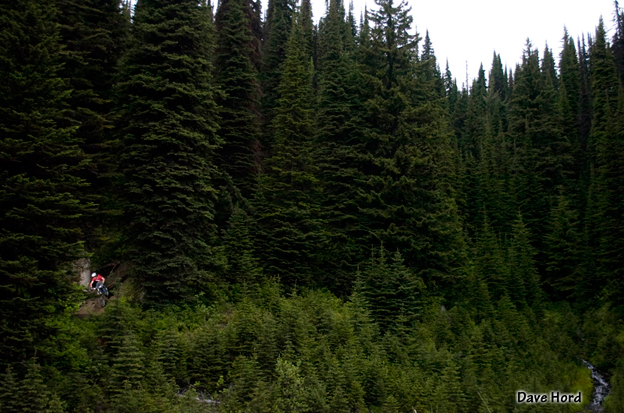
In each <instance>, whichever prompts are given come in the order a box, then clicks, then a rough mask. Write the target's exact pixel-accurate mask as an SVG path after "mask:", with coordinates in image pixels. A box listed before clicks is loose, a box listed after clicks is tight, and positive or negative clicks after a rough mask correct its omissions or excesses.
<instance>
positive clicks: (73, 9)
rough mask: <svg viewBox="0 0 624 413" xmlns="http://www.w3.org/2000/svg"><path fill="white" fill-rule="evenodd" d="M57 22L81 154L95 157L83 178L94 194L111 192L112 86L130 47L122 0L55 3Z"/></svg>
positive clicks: (59, 1)
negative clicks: (70, 89)
mask: <svg viewBox="0 0 624 413" xmlns="http://www.w3.org/2000/svg"><path fill="white" fill-rule="evenodd" d="M57 7H58V15H57V16H58V17H57V18H58V23H59V27H60V35H61V42H62V44H63V45H64V46H65V48H64V50H63V52H62V54H61V60H62V63H63V68H62V70H61V71H60V73H59V75H60V76H61V77H64V78H67V79H69V82H70V87H71V88H72V90H73V91H72V93H71V95H70V98H69V105H70V108H71V109H70V110H69V111H68V114H69V116H70V117H71V119H72V120H73V121H74V122H75V123H76V124H77V125H78V130H77V132H76V133H77V134H78V136H79V138H80V140H81V142H82V143H81V147H82V148H83V149H84V151H85V153H87V154H88V155H90V156H91V157H92V158H93V162H92V163H91V164H90V165H89V170H88V172H87V173H86V174H85V178H86V179H87V180H88V181H89V182H90V183H91V186H92V191H93V192H95V193H98V192H101V191H102V189H103V188H106V189H105V190H106V191H107V192H109V191H110V188H109V187H110V183H109V181H108V179H107V178H105V176H106V175H107V174H108V173H110V171H111V170H112V169H113V167H112V165H113V164H114V163H115V162H114V159H112V155H113V153H112V147H111V146H112V145H113V143H112V136H111V129H112V128H113V126H114V125H113V123H114V111H113V104H112V92H113V83H114V82H115V80H116V76H117V64H118V61H119V59H120V58H121V55H122V54H123V52H124V49H125V47H126V46H127V44H128V36H129V29H130V26H129V23H130V22H129V21H126V16H124V15H123V13H122V11H123V7H122V4H121V2H120V0H86V1H75V0H58V1H57ZM101 201H102V202H105V200H101Z"/></svg>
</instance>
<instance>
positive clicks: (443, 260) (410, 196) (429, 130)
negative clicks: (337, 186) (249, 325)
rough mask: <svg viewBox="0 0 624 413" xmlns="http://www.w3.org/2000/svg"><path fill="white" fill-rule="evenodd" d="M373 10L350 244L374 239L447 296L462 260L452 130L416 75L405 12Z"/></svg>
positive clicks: (383, 4) (382, 6)
mask: <svg viewBox="0 0 624 413" xmlns="http://www.w3.org/2000/svg"><path fill="white" fill-rule="evenodd" d="M378 4H379V10H378V11H376V12H373V13H370V18H371V19H372V20H373V22H374V27H373V28H371V34H370V45H368V46H365V45H362V46H361V47H363V50H362V52H361V53H362V54H363V56H362V58H361V59H362V60H361V63H362V64H364V65H365V70H364V80H363V88H364V91H363V93H362V95H363V97H364V98H365V99H366V100H365V103H364V106H365V113H364V115H363V116H364V118H365V119H366V124H365V129H364V131H363V133H362V136H361V140H362V143H363V149H362V150H361V151H360V153H358V158H357V161H358V165H357V168H358V170H359V172H360V173H361V174H362V176H361V177H358V183H359V185H358V193H357V195H356V197H355V198H354V199H353V202H354V203H355V204H356V205H357V210H358V214H357V231H358V236H357V237H355V236H353V238H355V239H356V240H357V241H356V242H357V243H358V244H359V247H360V248H362V249H363V250H364V251H368V250H370V248H371V247H372V246H373V245H378V244H379V242H380V241H381V242H383V244H384V245H385V246H386V247H387V248H388V249H390V250H397V249H398V250H399V251H401V254H402V255H403V258H404V259H405V263H406V265H407V266H408V267H412V268H413V269H414V270H415V271H416V272H417V273H418V275H420V276H421V277H422V278H423V279H424V280H425V281H426V282H428V283H430V284H431V285H432V286H434V285H435V286H437V287H438V288H442V289H443V290H446V291H448V290H449V289H450V285H451V284H452V283H453V282H456V281H457V280H458V279H459V268H460V266H461V265H462V264H463V259H464V254H465V246H464V245H463V239H462V236H461V229H460V223H459V220H458V215H457V209H456V204H455V201H454V199H453V196H452V195H453V191H452V188H451V187H450V186H449V185H450V182H451V168H450V162H451V158H450V155H451V147H450V129H449V127H448V124H447V122H446V118H445V116H444V105H443V102H442V99H440V98H439V95H438V93H437V92H436V90H435V88H434V87H433V86H432V85H431V84H430V83H429V82H427V81H426V80H425V79H424V78H423V77H422V76H419V75H420V74H421V73H419V70H418V67H417V65H416V62H417V58H418V56H417V44H418V38H417V37H416V36H414V35H412V34H410V28H411V23H412V18H411V16H409V14H408V13H409V9H407V8H406V6H405V4H404V3H401V4H399V5H398V6H394V5H393V3H392V1H380V2H379V3H378ZM447 294H448V295H451V294H450V292H448V293H447Z"/></svg>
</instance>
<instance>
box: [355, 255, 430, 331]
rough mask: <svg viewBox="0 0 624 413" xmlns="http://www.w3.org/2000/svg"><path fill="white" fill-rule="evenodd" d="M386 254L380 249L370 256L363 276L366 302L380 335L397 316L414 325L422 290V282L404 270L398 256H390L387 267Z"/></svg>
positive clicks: (407, 270)
mask: <svg viewBox="0 0 624 413" xmlns="http://www.w3.org/2000/svg"><path fill="white" fill-rule="evenodd" d="M386 252H387V251H386V250H385V249H384V248H383V246H382V247H381V248H380V250H379V253H375V252H373V256H372V257H371V260H370V264H369V266H368V268H367V269H366V271H365V273H364V280H365V287H364V294H365V297H366V301H367V303H368V307H369V308H370V311H371V313H372V315H373V317H374V318H375V321H377V323H378V324H379V326H380V327H381V329H382V330H383V331H387V330H388V329H389V328H390V327H392V326H393V324H394V323H395V322H396V321H397V320H398V318H399V316H400V317H401V318H402V321H404V322H407V323H408V325H409V324H412V323H413V322H414V321H415V317H416V316H417V315H418V313H419V310H420V301H421V299H420V296H421V294H422V291H423V289H424V285H423V282H422V280H421V279H420V278H419V277H417V276H416V275H415V274H414V273H413V272H412V271H411V270H410V269H408V268H406V267H405V265H404V264H403V258H402V257H401V254H400V253H398V252H396V253H394V254H393V256H392V258H391V262H390V263H388V257H386Z"/></svg>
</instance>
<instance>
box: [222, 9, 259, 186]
mask: <svg viewBox="0 0 624 413" xmlns="http://www.w3.org/2000/svg"><path fill="white" fill-rule="evenodd" d="M252 22H253V13H252V10H251V8H250V3H249V2H248V1H242V0H228V1H225V2H220V3H219V9H218V10H217V14H216V16H215V26H216V30H217V42H216V44H217V47H216V50H215V73H216V74H215V81H216V84H217V85H218V86H219V88H220V90H221V91H222V92H223V95H220V96H219V98H218V99H217V104H218V105H219V126H220V129H219V136H220V137H221V139H223V142H224V144H223V146H222V147H221V148H220V150H219V153H218V157H219V167H220V168H221V169H222V170H223V171H225V172H227V173H228V174H229V175H230V176H231V177H232V179H233V180H234V183H235V185H236V186H237V187H238V188H239V189H240V190H241V192H242V193H243V195H244V196H245V197H247V198H251V196H252V194H253V192H254V191H255V189H256V176H257V173H258V165H257V163H258V160H257V159H256V158H257V157H258V153H257V152H258V151H259V138H260V136H259V133H260V118H259V93H260V89H259V87H260V86H259V83H258V73H257V70H256V66H255V64H254V53H255V52H256V51H255V50H254V44H253V41H252V39H253V35H254V34H253V27H252Z"/></svg>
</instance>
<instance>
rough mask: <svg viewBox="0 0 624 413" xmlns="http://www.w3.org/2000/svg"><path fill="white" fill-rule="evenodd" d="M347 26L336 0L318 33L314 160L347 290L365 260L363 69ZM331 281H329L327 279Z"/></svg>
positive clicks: (339, 277)
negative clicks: (361, 227)
mask: <svg viewBox="0 0 624 413" xmlns="http://www.w3.org/2000/svg"><path fill="white" fill-rule="evenodd" d="M343 24H344V20H343V15H342V14H341V11H340V4H339V1H331V2H330V3H329V10H328V12H327V16H326V17H325V18H324V26H323V30H322V31H321V32H320V34H319V40H318V43H319V50H322V51H323V53H322V54H319V59H318V67H319V70H318V79H319V80H318V83H319V92H318V96H319V105H318V110H317V115H316V124H317V130H316V138H315V145H316V147H317V148H318V149H317V150H316V151H315V161H316V162H317V164H318V166H319V176H320V179H321V181H322V185H323V196H322V214H323V220H324V224H325V225H327V226H328V228H327V231H328V236H329V237H330V241H329V242H330V244H331V245H333V246H334V248H333V253H332V255H331V256H330V257H329V259H328V263H330V264H333V265H331V266H330V267H328V268H327V270H326V271H327V272H329V273H332V274H333V276H332V280H331V281H330V282H331V283H332V284H330V285H329V286H330V288H332V289H334V291H337V292H340V293H346V292H347V291H348V290H349V288H350V283H351V281H352V278H353V275H354V272H355V271H354V266H355V265H357V264H358V263H360V262H362V261H364V260H365V259H366V257H365V256H363V255H361V254H362V251H361V250H360V249H359V248H357V245H356V244H355V242H354V239H353V235H352V231H354V230H355V229H356V228H357V219H356V216H357V214H358V210H357V205H356V204H355V203H354V202H353V199H354V198H355V197H356V194H357V191H358V187H359V185H358V183H357V180H358V177H360V176H361V174H360V172H359V171H358V169H357V165H358V160H357V159H358V156H359V153H360V152H361V151H362V149H363V147H362V143H361V141H360V139H358V135H359V134H360V133H361V129H362V123H363V122H362V118H361V115H362V110H363V107H362V102H361V100H360V98H359V89H358V88H359V86H358V81H359V79H361V78H360V75H359V71H358V70H357V68H356V64H355V61H354V56H353V53H352V52H348V48H347V47H346V46H345V41H344V39H343V37H342V33H341V28H342V26H343ZM328 281H329V280H328Z"/></svg>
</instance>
